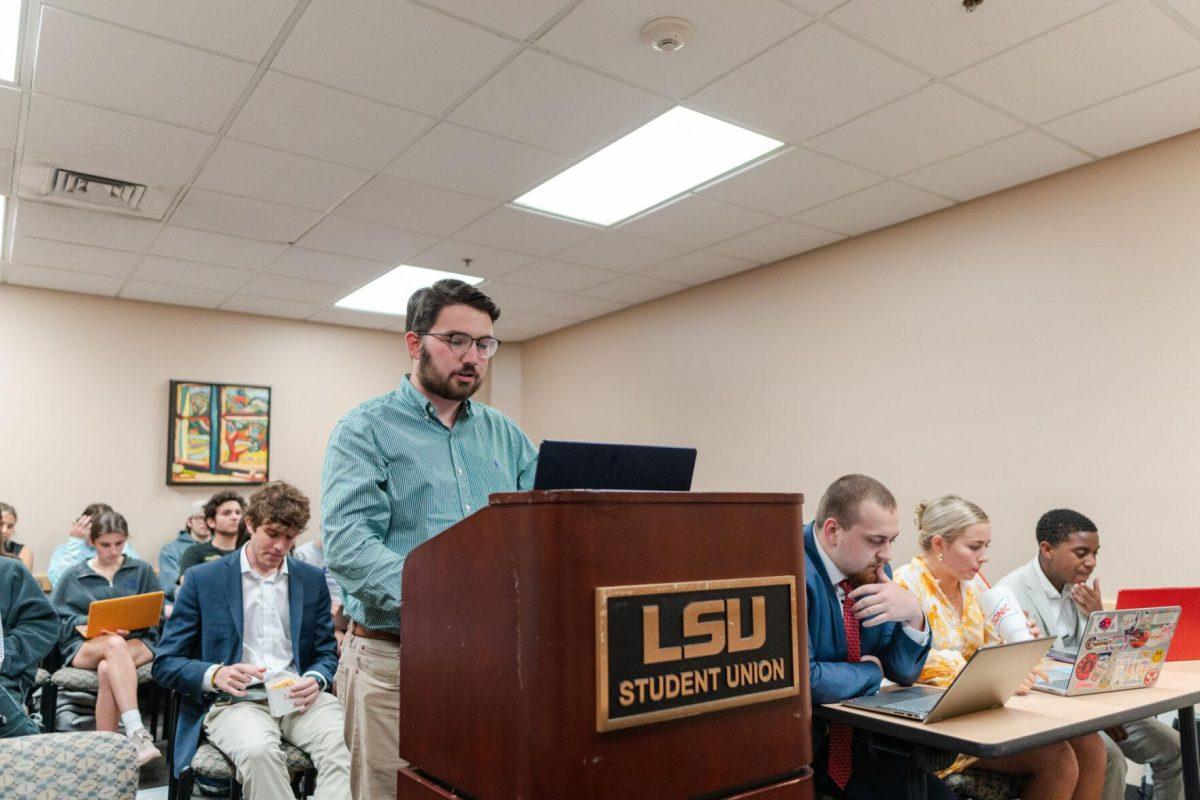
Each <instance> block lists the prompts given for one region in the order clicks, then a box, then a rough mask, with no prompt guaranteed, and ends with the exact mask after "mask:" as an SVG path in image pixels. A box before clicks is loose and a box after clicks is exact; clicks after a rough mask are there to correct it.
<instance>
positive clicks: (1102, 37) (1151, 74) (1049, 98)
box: [951, 0, 1200, 123]
mask: <svg viewBox="0 0 1200 800" xmlns="http://www.w3.org/2000/svg"><path fill="white" fill-rule="evenodd" d="M1196 66H1200V41H1197V39H1196V38H1195V37H1193V36H1192V35H1191V34H1190V33H1188V32H1187V31H1185V30H1184V29H1183V28H1182V27H1180V26H1179V25H1177V24H1176V23H1175V22H1174V20H1172V19H1171V18H1170V17H1168V16H1167V15H1166V14H1164V13H1163V12H1162V11H1160V10H1159V9H1158V8H1157V7H1155V6H1154V5H1152V4H1151V3H1148V2H1145V1H1144V0H1120V1H1119V2H1117V3H1114V4H1112V5H1110V6H1108V7H1107V8H1103V9H1101V10H1100V11H1097V12H1095V13H1093V14H1089V15H1088V16H1086V17H1084V18H1083V19H1080V20H1077V21H1075V22H1072V23H1070V24H1068V25H1064V26H1063V27H1061V28H1059V29H1057V30H1055V31H1051V32H1050V33H1047V34H1046V35H1044V36H1041V37H1039V38H1037V39H1034V40H1033V41H1031V42H1027V43H1026V44H1023V45H1021V46H1019V47H1014V48H1013V49H1012V50H1009V51H1007V52H1005V53H1001V54H1000V55H998V56H996V57H994V58H991V59H989V60H987V61H984V62H983V63H982V64H978V65H976V66H974V67H971V68H970V69H968V70H966V71H965V72H962V73H959V74H958V75H956V76H955V77H954V78H952V79H951V80H952V82H953V83H955V84H957V85H959V86H961V87H963V88H964V89H966V90H967V91H969V92H971V93H973V94H975V95H977V96H978V97H981V98H983V99H985V100H987V101H989V102H991V103H993V104H995V105H997V106H999V107H1001V108H1004V109H1007V110H1008V111H1011V112H1012V113H1014V114H1016V115H1017V116H1019V117H1021V118H1023V119H1025V120H1028V121H1029V122H1033V123H1040V122H1045V121H1046V120H1049V119H1054V118H1055V117H1059V116H1062V115H1064V114H1068V113H1071V112H1073V111H1078V110H1079V109H1081V108H1083V107H1085V106H1089V105H1092V104H1093V103H1098V102H1100V101H1102V100H1108V99H1109V98H1111V97H1115V96H1116V95H1119V94H1123V93H1125V92H1128V91H1130V90H1131V89H1137V88H1138V87H1141V86H1145V85H1147V84H1149V83H1153V82H1155V81H1158V80H1162V79H1163V78H1167V77H1170V76H1172V75H1175V74H1178V73H1180V72H1183V71H1185V70H1188V69H1191V68H1193V67H1196Z"/></svg>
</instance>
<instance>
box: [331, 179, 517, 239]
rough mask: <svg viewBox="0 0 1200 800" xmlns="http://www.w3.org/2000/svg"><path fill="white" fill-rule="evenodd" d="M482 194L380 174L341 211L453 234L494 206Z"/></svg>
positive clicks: (353, 215) (439, 232)
mask: <svg viewBox="0 0 1200 800" xmlns="http://www.w3.org/2000/svg"><path fill="white" fill-rule="evenodd" d="M495 206H496V203H495V202H494V201H492V200H484V199H482V198H479V197H471V196H470V195H465V194H460V193H459V192H451V191H447V190H446V189H439V188H437V187H436V186H427V185H425V184H423V183H413V182H412V181H402V180H400V179H398V178H389V177H387V176H384V175H377V176H375V177H374V178H372V179H371V181H370V182H369V183H368V184H367V185H365V186H363V187H362V188H361V189H359V190H358V191H357V192H355V193H354V194H353V195H352V196H351V197H350V199H349V200H347V201H346V202H345V203H343V204H342V205H341V206H340V207H339V208H338V213H339V214H341V215H343V216H347V217H354V218H355V219H362V220H366V221H367V222H378V223H380V224H382V225H392V226H395V227H397V228H406V229H409V230H414V231H419V232H421V233H432V234H436V235H438V236H449V235H450V234H452V233H454V232H455V231H456V230H458V229H459V228H461V227H462V226H463V225H466V224H467V223H468V222H470V221H471V220H474V219H478V218H479V217H480V216H481V215H483V214H484V213H485V212H487V210H488V209H490V208H494V207H495Z"/></svg>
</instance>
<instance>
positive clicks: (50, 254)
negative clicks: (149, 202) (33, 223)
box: [12, 236, 141, 277]
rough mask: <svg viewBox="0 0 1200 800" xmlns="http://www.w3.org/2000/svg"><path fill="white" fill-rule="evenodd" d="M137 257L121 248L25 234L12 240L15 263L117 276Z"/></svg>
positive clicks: (128, 271)
mask: <svg viewBox="0 0 1200 800" xmlns="http://www.w3.org/2000/svg"><path fill="white" fill-rule="evenodd" d="M140 258H141V256H139V255H138V254H137V253H126V252H124V251H122V250H106V249H104V248H102V247H87V246H84V245H81V244H70V243H68V242H53V241H50V240H48V239H27V238H25V237H24V236H17V237H15V238H14V239H13V243H12V260H13V261H14V262H16V263H18V264H32V265H34V266H39V267H56V268H59V269H70V270H78V271H80V272H94V273H96V274H99V275H114V276H116V277H126V276H128V275H129V274H131V273H132V272H133V270H134V269H135V268H136V267H137V263H138V260H139V259H140Z"/></svg>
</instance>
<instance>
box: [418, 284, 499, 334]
mask: <svg viewBox="0 0 1200 800" xmlns="http://www.w3.org/2000/svg"><path fill="white" fill-rule="evenodd" d="M446 306H470V307H471V308H474V309H476V310H477V311H482V312H483V313H485V314H487V315H488V316H489V317H491V318H492V322H495V321H496V320H498V319H500V307H499V306H498V305H496V304H495V303H493V302H492V298H490V297H488V296H487V295H486V294H484V293H483V292H481V291H479V290H478V289H476V288H475V287H474V286H472V285H471V284H469V283H463V282H462V281H459V280H454V279H453V278H446V279H445V280H440V281H438V282H437V283H435V284H433V285H432V286H427V287H426V288H424V289H418V290H417V291H415V292H413V294H412V297H410V298H408V313H407V314H406V315H405V318H404V330H405V331H417V332H418V333H423V332H426V331H429V330H431V329H432V328H433V326H434V324H435V323H437V318H438V314H440V313H442V309H443V308H445V307H446Z"/></svg>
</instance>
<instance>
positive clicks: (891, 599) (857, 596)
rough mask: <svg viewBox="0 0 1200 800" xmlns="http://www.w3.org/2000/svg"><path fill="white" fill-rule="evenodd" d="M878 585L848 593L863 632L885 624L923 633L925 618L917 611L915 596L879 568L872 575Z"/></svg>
mask: <svg viewBox="0 0 1200 800" xmlns="http://www.w3.org/2000/svg"><path fill="white" fill-rule="evenodd" d="M875 576H876V577H877V578H878V579H879V582H878V583H868V584H864V585H863V586H859V587H858V588H857V589H855V590H854V591H852V592H851V593H850V597H851V598H853V599H854V600H857V601H858V602H856V603H855V604H854V606H853V607H852V609H851V610H852V611H853V612H854V616H855V618H856V619H858V620H860V621H861V622H862V625H863V627H864V628H870V627H873V626H875V625H882V624H883V623H885V622H907V623H908V624H909V626H910V627H912V628H915V629H917V630H919V631H920V630H924V629H925V614H924V613H923V612H922V611H921V603H920V601H918V600H917V596H916V595H914V594H913V593H912V592H910V591H908V590H907V589H905V588H904V587H903V586H901V585H900V584H898V583H893V582H892V579H891V578H889V577H888V576H887V573H886V572H884V571H883V565H882V564H880V565H879V567H878V568H877V569H876V571H875Z"/></svg>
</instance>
